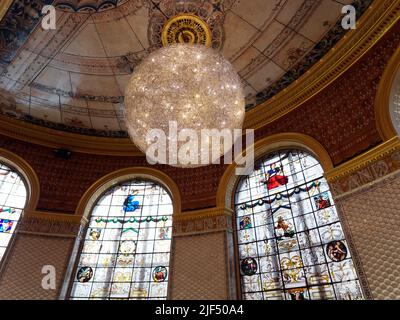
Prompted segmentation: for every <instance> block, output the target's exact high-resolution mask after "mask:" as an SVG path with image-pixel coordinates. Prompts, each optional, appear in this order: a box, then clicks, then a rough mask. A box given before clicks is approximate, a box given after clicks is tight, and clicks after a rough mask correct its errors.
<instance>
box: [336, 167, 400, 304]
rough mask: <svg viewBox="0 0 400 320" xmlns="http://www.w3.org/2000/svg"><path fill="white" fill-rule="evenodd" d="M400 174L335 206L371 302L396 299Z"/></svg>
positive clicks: (399, 289)
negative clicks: (344, 222) (364, 276)
mask: <svg viewBox="0 0 400 320" xmlns="http://www.w3.org/2000/svg"><path fill="white" fill-rule="evenodd" d="M399 197H400V174H399V175H398V176H397V177H393V178H390V179H387V180H385V181H383V182H381V183H379V184H377V185H375V186H374V187H372V188H369V189H366V190H363V191H359V192H356V193H353V194H350V195H348V196H345V197H344V198H343V199H340V200H337V201H336V203H337V204H338V205H339V206H341V208H342V212H343V214H344V215H345V218H346V220H347V223H348V225H349V228H350V232H351V234H352V238H353V242H354V245H355V247H356V248H357V252H358V254H359V258H360V260H361V264H362V266H363V269H364V272H365V274H366V277H367V281H368V283H369V287H370V289H371V293H372V296H373V299H400V283H399V281H398V278H397V277H398V274H399V273H400V267H399V266H400V248H399V246H398V242H399V240H398V239H399V237H400V203H399V201H398V200H399Z"/></svg>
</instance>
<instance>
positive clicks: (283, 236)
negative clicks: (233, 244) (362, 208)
mask: <svg viewBox="0 0 400 320" xmlns="http://www.w3.org/2000/svg"><path fill="white" fill-rule="evenodd" d="M235 212H236V221H237V236H238V251H239V259H240V261H239V264H240V272H241V285H242V295H243V299H254V300H262V299H264V300H319V299H338V300H342V299H362V298H363V294H362V291H361V288H360V285H359V281H358V278H357V273H356V271H355V268H354V264H353V261H352V257H351V256H350V252H349V250H348V245H347V242H346V239H345V236H344V233H343V229H342V226H341V223H340V220H339V217H338V214H337V211H336V207H335V205H334V202H333V199H332V195H331V193H330V191H329V186H328V183H327V181H326V180H325V178H324V177H323V169H322V167H321V165H320V164H319V163H318V161H317V160H316V159H315V158H314V157H313V156H311V155H310V154H308V153H305V152H303V151H300V150H283V151H278V152H275V153H272V154H269V155H267V156H266V157H264V158H263V159H261V160H260V161H258V162H257V163H256V165H255V170H254V171H253V173H252V174H251V175H250V176H248V177H244V178H243V179H242V180H241V182H240V183H239V187H238V189H237V190H236V195H235Z"/></svg>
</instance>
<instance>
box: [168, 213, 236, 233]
mask: <svg viewBox="0 0 400 320" xmlns="http://www.w3.org/2000/svg"><path fill="white" fill-rule="evenodd" d="M232 215H233V211H232V210H231V209H228V208H223V207H214V208H209V209H202V210H196V211H188V212H185V213H181V214H177V215H174V217H173V219H174V223H173V236H174V237H177V236H183V235H185V236H187V235H194V234H202V233H209V232H216V231H232Z"/></svg>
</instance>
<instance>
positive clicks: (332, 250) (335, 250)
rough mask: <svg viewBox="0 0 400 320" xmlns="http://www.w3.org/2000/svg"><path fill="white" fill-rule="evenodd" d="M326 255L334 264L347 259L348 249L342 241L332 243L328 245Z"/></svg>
mask: <svg viewBox="0 0 400 320" xmlns="http://www.w3.org/2000/svg"><path fill="white" fill-rule="evenodd" d="M326 254H327V255H328V257H329V259H331V260H332V261H334V262H340V261H343V260H344V259H346V257H347V247H346V245H345V244H344V243H343V242H342V241H332V242H329V243H328V244H327V245H326Z"/></svg>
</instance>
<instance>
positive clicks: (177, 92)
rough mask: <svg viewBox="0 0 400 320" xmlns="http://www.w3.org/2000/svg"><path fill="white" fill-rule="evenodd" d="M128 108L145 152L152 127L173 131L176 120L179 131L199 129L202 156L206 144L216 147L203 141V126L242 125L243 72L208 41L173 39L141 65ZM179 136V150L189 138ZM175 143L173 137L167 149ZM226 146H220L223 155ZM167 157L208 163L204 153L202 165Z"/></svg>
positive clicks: (133, 131)
mask: <svg viewBox="0 0 400 320" xmlns="http://www.w3.org/2000/svg"><path fill="white" fill-rule="evenodd" d="M125 111H126V112H125V115H126V125H127V129H128V132H129V135H130V137H131V139H132V141H133V142H134V143H135V144H136V146H137V147H138V148H139V149H140V150H141V151H142V152H144V153H146V151H147V150H148V148H149V146H150V145H151V144H152V143H153V142H154V141H152V140H151V139H149V135H148V134H149V132H150V130H152V129H160V130H162V131H163V132H165V133H166V135H167V136H168V133H169V130H170V129H171V127H170V122H171V121H172V122H176V124H177V131H178V132H181V131H183V132H184V131H185V130H188V129H192V132H193V130H195V132H196V133H197V136H198V137H199V142H198V150H199V151H198V153H199V154H198V157H201V154H202V153H204V152H205V151H206V150H205V148H210V146H207V144H204V141H202V143H200V137H201V130H202V129H210V130H211V129H217V130H220V131H221V130H223V129H229V130H231V132H233V129H241V128H242V125H243V120H244V115H245V101H244V95H243V90H242V85H241V80H240V78H239V76H238V74H237V73H236V71H235V70H234V68H233V66H232V65H231V64H230V63H229V62H228V61H227V60H225V59H224V58H223V57H222V55H221V54H220V53H219V52H217V51H216V50H214V49H211V48H207V47H206V46H204V45H197V44H196V45H194V44H172V45H168V46H166V47H163V48H161V49H158V50H157V51H154V52H153V53H151V54H150V55H149V56H148V57H146V58H145V59H144V60H143V61H142V63H141V64H140V65H139V66H138V67H137V68H136V69H135V71H134V73H133V75H132V78H131V80H130V82H129V84H128V87H127V89H126V93H125ZM175 142H176V143H177V150H180V148H181V147H182V146H183V145H184V144H185V143H187V141H179V139H178V141H175ZM232 142H234V141H232ZM171 143H172V141H171V139H170V137H168V139H167V140H166V141H165V148H166V153H167V154H170V153H169V151H170V148H171ZM210 145H211V141H210ZM209 150H210V149H209ZM223 151H224V150H222V149H221V150H219V151H218V158H219V157H220V156H222V155H223ZM225 151H226V150H225ZM147 156H148V159H149V155H148V154H147ZM214 158H215V157H214ZM211 160H212V161H214V160H215V159H211ZM158 162H160V161H158ZM166 163H167V164H171V165H174V166H177V167H196V166H201V165H205V164H202V163H201V160H200V159H199V161H198V165H194V164H193V163H192V164H190V163H189V164H188V163H180V162H179V161H178V163H176V164H172V163H171V161H168V160H167V161H166Z"/></svg>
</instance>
